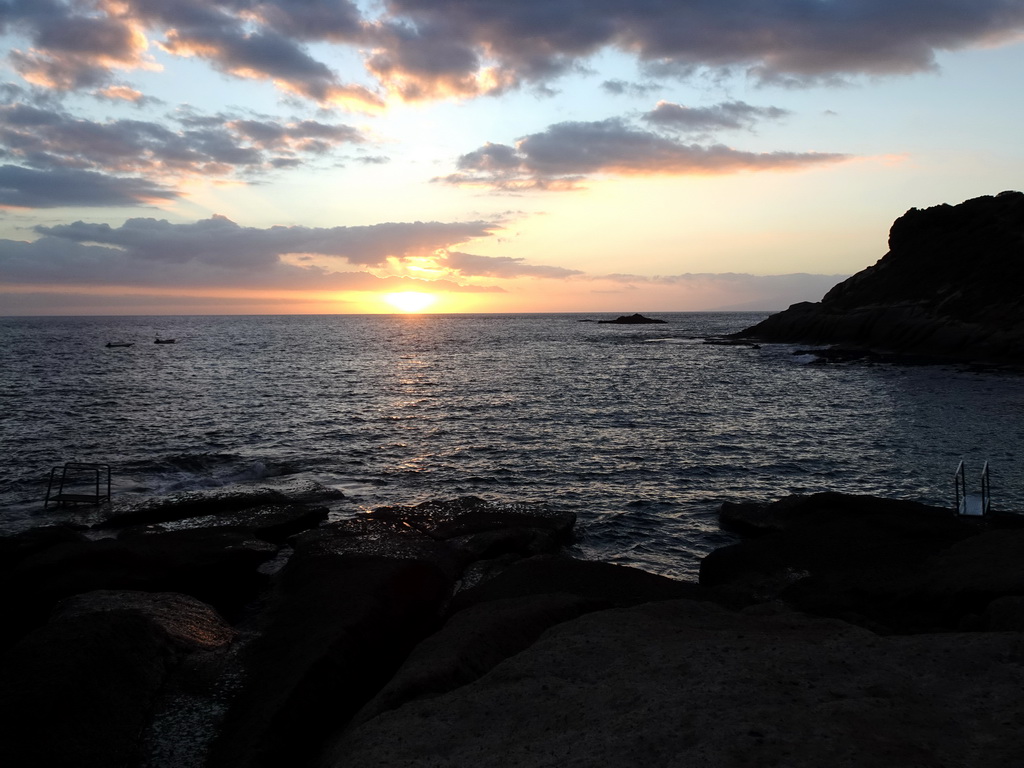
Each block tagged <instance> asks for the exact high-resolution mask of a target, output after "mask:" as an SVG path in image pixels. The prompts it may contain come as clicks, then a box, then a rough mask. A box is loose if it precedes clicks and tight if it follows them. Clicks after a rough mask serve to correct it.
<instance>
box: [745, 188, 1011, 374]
mask: <svg viewBox="0 0 1024 768" xmlns="http://www.w3.org/2000/svg"><path fill="white" fill-rule="evenodd" d="M737 335H738V336H740V337H744V338H756V339H760V340H763V341H777V342H807V343H818V344H840V345H844V346H855V347H859V348H865V349H871V350H876V351H881V352H890V353H898V354H902V355H915V356H923V357H929V358H937V359H947V360H962V361H987V362H1002V363H1024V194H1022V193H1020V192H1003V193H1001V194H999V195H996V196H995V197H979V198H975V199H973V200H968V201H966V202H964V203H961V204H960V205H955V206H951V205H938V206H935V207H933V208H927V209H925V210H918V209H917V208H911V209H910V210H909V211H907V212H906V213H905V214H904V215H903V216H901V217H900V218H898V219H897V220H896V221H895V223H894V224H893V225H892V228H891V229H890V230H889V252H888V253H887V254H886V255H885V256H883V257H882V258H881V259H880V260H879V261H878V262H877V263H876V264H874V265H873V266H871V267H868V268H867V269H865V270H862V271H861V272H858V273H857V274H855V275H854V276H853V277H850V278H849V279H847V280H844V281H843V282H841V283H839V284H838V285H837V286H835V287H834V288H833V289H832V290H830V291H829V292H828V293H827V294H826V295H825V297H824V298H823V299H822V300H821V301H820V302H816V303H812V302H803V303H800V304H794V305H793V306H791V307H790V308H789V309H787V310H785V311H784V312H780V313H778V314H776V315H772V316H771V317H769V318H767V319H766V320H764V321H763V322H761V323H759V324H758V325H755V326H753V327H752V328H748V329H746V330H744V331H741V332H740V333H739V334H737Z"/></svg>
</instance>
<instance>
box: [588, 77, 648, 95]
mask: <svg viewBox="0 0 1024 768" xmlns="http://www.w3.org/2000/svg"><path fill="white" fill-rule="evenodd" d="M661 89H662V86H660V85H658V84H657V83H630V82H627V81H625V80H618V79H616V80H605V81H604V82H603V83H601V90H603V91H604V92H605V93H610V94H611V95H612V96H647V95H648V94H651V93H653V92H655V91H660V90H661Z"/></svg>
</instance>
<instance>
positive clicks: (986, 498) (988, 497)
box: [981, 461, 992, 515]
mask: <svg viewBox="0 0 1024 768" xmlns="http://www.w3.org/2000/svg"><path fill="white" fill-rule="evenodd" d="M991 503H992V491H991V488H990V486H989V479H988V462H987V461H986V462H985V466H984V467H983V468H982V470H981V513H982V514H983V515H987V514H988V508H989V505H990V504H991Z"/></svg>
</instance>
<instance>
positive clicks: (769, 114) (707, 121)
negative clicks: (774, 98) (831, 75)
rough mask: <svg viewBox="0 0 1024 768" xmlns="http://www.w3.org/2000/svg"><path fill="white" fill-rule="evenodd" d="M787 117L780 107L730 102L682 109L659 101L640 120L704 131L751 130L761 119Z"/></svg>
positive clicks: (670, 127)
mask: <svg viewBox="0 0 1024 768" xmlns="http://www.w3.org/2000/svg"><path fill="white" fill-rule="evenodd" d="M788 114H789V111H788V110H785V109H780V108H779V107H754V106H751V105H750V104H747V103H745V102H742V101H729V102H725V103H722V104H716V105H715V106H713V107H684V106H683V105H681V104H673V103H672V102H670V101H659V102H658V104H657V106H655V108H654V109H652V110H651V111H650V112H648V113H646V114H645V115H644V116H643V119H644V120H645V121H646V122H648V123H650V124H651V125H655V126H658V127H659V128H667V129H670V130H676V131H686V132H704V131H712V130H722V129H726V130H729V129H732V130H736V129H750V128H752V127H753V126H754V125H755V124H756V123H757V122H759V121H761V120H779V119H781V118H783V117H785V116H786V115H788Z"/></svg>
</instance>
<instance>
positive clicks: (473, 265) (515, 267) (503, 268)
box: [436, 251, 583, 278]
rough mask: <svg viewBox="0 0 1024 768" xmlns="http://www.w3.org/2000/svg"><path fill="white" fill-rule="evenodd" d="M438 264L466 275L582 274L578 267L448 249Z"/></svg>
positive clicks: (558, 275)
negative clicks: (544, 264)
mask: <svg viewBox="0 0 1024 768" xmlns="http://www.w3.org/2000/svg"><path fill="white" fill-rule="evenodd" d="M436 261H437V264H438V266H441V267H445V268H447V269H450V270H453V271H455V272H458V273H459V274H460V275H463V276H465V277H500V278H516V277H544V278H563V277H571V276H573V275H582V274H583V273H582V272H580V271H579V270H578V269H567V268H565V267H548V266H542V265H533V264H527V263H525V262H526V260H525V259H520V258H514V257H512V256H476V255H474V254H472V253H460V252H458V251H448V252H447V253H446V254H444V255H442V256H439V257H438V258H437V259H436Z"/></svg>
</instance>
